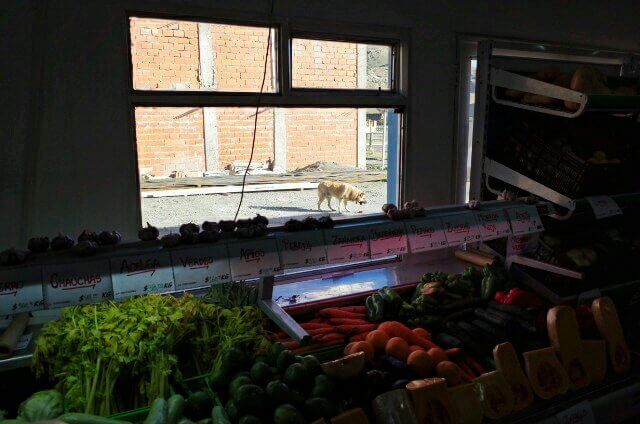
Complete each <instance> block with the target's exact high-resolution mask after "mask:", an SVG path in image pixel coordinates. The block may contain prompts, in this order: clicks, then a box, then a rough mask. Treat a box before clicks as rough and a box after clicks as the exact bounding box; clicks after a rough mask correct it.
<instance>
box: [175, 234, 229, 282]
mask: <svg viewBox="0 0 640 424" xmlns="http://www.w3.org/2000/svg"><path fill="white" fill-rule="evenodd" d="M171 262H172V263H173V276H174V278H175V286H176V290H187V289H192V288H196V287H206V286H210V285H212V284H222V283H227V282H229V281H231V267H230V266H229V257H228V254H227V246H226V245H225V244H215V245H208V246H207V247H196V248H193V249H176V250H173V251H172V252H171Z"/></svg>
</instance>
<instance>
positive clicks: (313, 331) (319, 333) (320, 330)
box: [307, 327, 336, 336]
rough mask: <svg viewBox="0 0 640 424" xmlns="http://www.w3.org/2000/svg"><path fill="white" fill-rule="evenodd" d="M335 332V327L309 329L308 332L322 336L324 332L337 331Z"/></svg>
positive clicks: (311, 334)
mask: <svg viewBox="0 0 640 424" xmlns="http://www.w3.org/2000/svg"><path fill="white" fill-rule="evenodd" d="M335 332H336V329H335V327H327V328H316V329H313V330H309V331H307V333H309V335H310V336H320V335H322V334H329V333H335Z"/></svg>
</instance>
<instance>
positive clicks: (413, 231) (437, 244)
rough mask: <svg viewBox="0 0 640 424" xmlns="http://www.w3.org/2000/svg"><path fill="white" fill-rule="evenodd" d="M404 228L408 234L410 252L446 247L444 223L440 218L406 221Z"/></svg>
mask: <svg viewBox="0 0 640 424" xmlns="http://www.w3.org/2000/svg"><path fill="white" fill-rule="evenodd" d="M405 228H406V230H407V234H408V235H409V237H408V238H409V247H410V248H411V253H419V252H427V251H429V250H436V249H444V248H445V247H447V236H446V235H445V233H444V224H443V223H442V220H441V219H440V218H429V219H422V220H416V221H415V222H413V221H412V222H411V223H406V224H405Z"/></svg>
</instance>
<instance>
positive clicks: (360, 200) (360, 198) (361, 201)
mask: <svg viewBox="0 0 640 424" xmlns="http://www.w3.org/2000/svg"><path fill="white" fill-rule="evenodd" d="M356 203H358V204H359V205H364V204H365V203H367V200H366V199H365V198H364V191H361V192H360V193H358V195H357V196H356Z"/></svg>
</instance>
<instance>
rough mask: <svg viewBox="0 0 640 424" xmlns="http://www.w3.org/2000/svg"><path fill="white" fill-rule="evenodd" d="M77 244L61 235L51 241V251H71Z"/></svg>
mask: <svg viewBox="0 0 640 424" xmlns="http://www.w3.org/2000/svg"><path fill="white" fill-rule="evenodd" d="M75 243H76V242H75V241H73V239H72V238H71V237H69V236H66V235H64V234H62V233H60V234H58V235H57V236H55V237H54V238H53V239H52V240H51V250H66V249H70V248H71V247H73V245H74V244H75Z"/></svg>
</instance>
